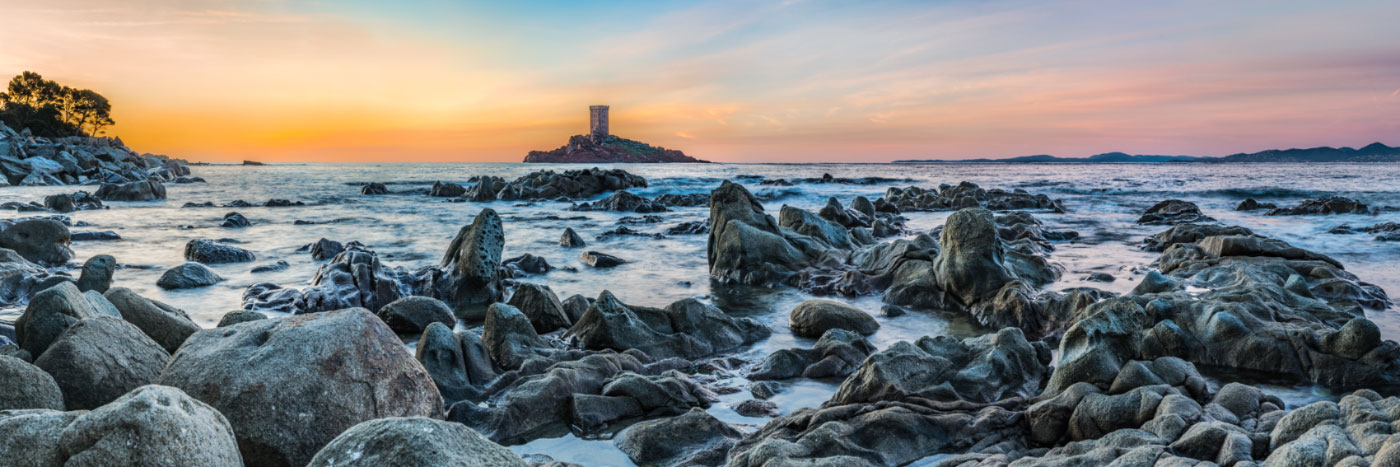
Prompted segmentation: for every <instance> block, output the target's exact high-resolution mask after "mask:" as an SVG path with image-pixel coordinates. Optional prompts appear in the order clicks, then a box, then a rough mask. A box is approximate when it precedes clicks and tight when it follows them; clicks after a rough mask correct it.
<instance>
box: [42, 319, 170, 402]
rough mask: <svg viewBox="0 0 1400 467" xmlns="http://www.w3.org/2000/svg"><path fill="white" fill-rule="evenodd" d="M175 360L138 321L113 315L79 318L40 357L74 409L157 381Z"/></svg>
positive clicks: (43, 368) (105, 400)
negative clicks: (166, 367)
mask: <svg viewBox="0 0 1400 467" xmlns="http://www.w3.org/2000/svg"><path fill="white" fill-rule="evenodd" d="M169 359H170V354H169V353H166V351H165V349H162V348H161V347H160V345H158V344H156V342H155V341H152V340H151V338H149V337H146V335H145V334H142V333H141V330H140V329H139V328H137V327H136V326H134V325H132V324H131V323H128V322H126V321H122V320H121V318H116V317H112V316H105V315H104V316H94V317H91V318H87V319H84V320H82V321H78V322H77V323H74V324H73V325H72V326H70V327H69V328H68V330H66V331H63V334H61V335H59V336H58V339H57V340H55V341H54V342H53V345H51V346H49V349H48V350H46V351H44V353H43V355H40V356H39V358H36V359H35V360H34V366H37V367H39V369H42V370H44V371H46V372H48V373H49V374H50V375H53V377H54V381H56V382H57V383H58V387H59V388H60V389H62V391H63V404H64V406H65V407H67V408H68V409H69V410H77V409H95V408H97V407H99V406H101V405H103V404H106V403H109V402H112V401H113V400H116V399H117V398H118V397H121V395H122V394H126V393H127V392H129V391H131V390H133V389H136V388H139V387H141V386H145V385H147V384H151V383H154V382H155V381H156V378H158V377H159V376H160V372H161V369H162V368H164V367H165V363H166V361H167V360H169Z"/></svg>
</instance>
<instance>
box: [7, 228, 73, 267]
mask: <svg viewBox="0 0 1400 467" xmlns="http://www.w3.org/2000/svg"><path fill="white" fill-rule="evenodd" d="M70 243H71V239H70V237H69V234H68V227H67V226H65V225H63V223H62V222H59V221H56V220H53V219H29V220H24V221H19V222H16V223H15V224H14V225H11V226H9V227H6V228H5V230H3V231H0V248H8V249H11V250H15V253H19V255H20V256H23V257H24V259H27V260H30V261H33V262H35V263H39V264H43V265H59V264H64V263H67V262H68V260H70V259H73V250H72V249H71V248H69V247H68V245H69V244H70Z"/></svg>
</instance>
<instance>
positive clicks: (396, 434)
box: [307, 417, 530, 467]
mask: <svg viewBox="0 0 1400 467" xmlns="http://www.w3.org/2000/svg"><path fill="white" fill-rule="evenodd" d="M307 465H308V466H309V467H321V466H325V467H332V466H364V467H377V466H387V465H393V466H400V467H436V466H448V465H451V466H460V467H497V466H500V467H528V466H529V465H530V464H528V463H526V462H525V461H524V460H522V459H520V456H517V455H515V453H513V452H510V450H509V449H506V448H505V447H503V446H501V445H499V444H496V443H493V442H491V440H488V439H486V438H484V437H482V436H481V435H479V434H477V432H475V431H473V430H472V429H471V428H467V427H466V426H464V425H462V424H460V423H452V422H444V421H440V420H433V419H431V418H423V417H395V418H381V419H378V420H370V421H367V422H364V423H360V424H358V425H355V426H354V427H352V428H350V429H349V430H345V432H344V433H341V434H340V436H336V437H335V439H334V440H331V442H330V443H328V444H326V447H324V448H322V449H321V452H318V453H316V457H314V458H312V459H311V463H309V464H307Z"/></svg>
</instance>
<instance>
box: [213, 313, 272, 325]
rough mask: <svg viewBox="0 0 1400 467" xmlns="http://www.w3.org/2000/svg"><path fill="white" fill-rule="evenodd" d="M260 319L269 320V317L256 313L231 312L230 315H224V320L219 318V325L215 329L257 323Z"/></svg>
mask: <svg viewBox="0 0 1400 467" xmlns="http://www.w3.org/2000/svg"><path fill="white" fill-rule="evenodd" d="M260 319H267V315H264V314H262V313H258V312H256V311H230V312H228V313H224V316H223V317H222V318H219V324H218V325H216V326H215V327H220V328H222V327H228V326H233V325H235V324H239V323H246V322H249V321H257V320H260Z"/></svg>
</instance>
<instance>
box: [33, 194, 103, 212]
mask: <svg viewBox="0 0 1400 467" xmlns="http://www.w3.org/2000/svg"><path fill="white" fill-rule="evenodd" d="M44 207H46V208H49V209H52V210H54V211H57V212H73V211H79V210H89V209H105V208H106V206H103V205H102V200H101V199H98V198H97V197H96V196H93V195H91V194H88V192H86V191H79V192H77V193H73V194H64V193H60V194H57V195H49V196H45V197H44Z"/></svg>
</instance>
